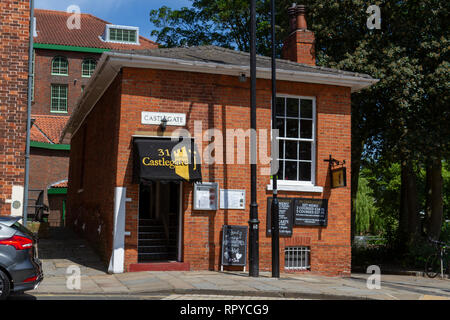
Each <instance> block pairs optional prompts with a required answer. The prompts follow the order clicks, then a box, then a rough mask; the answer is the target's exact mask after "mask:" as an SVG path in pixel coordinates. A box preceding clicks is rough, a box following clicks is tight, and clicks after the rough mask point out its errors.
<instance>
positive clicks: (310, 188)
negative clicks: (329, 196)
mask: <svg viewBox="0 0 450 320" xmlns="http://www.w3.org/2000/svg"><path fill="white" fill-rule="evenodd" d="M267 190H269V191H272V190H273V187H272V181H270V184H268V185H267ZM277 190H279V191H297V192H317V193H322V192H323V187H319V186H315V185H312V184H301V183H292V182H290V183H284V182H283V181H278V182H277Z"/></svg>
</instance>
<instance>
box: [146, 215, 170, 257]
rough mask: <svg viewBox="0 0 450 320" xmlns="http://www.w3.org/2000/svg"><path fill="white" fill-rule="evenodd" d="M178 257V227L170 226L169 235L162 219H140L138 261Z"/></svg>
mask: <svg viewBox="0 0 450 320" xmlns="http://www.w3.org/2000/svg"><path fill="white" fill-rule="evenodd" d="M174 235H175V236H174ZM176 257H177V239H176V227H170V228H169V235H167V234H166V230H165V228H164V224H163V223H162V221H159V220H156V219H139V239H138V262H139V263H145V262H154V261H162V260H163V261H168V260H176Z"/></svg>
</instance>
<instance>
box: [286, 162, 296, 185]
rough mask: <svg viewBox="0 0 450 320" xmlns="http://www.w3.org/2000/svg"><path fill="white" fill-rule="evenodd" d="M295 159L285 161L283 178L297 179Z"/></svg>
mask: <svg viewBox="0 0 450 320" xmlns="http://www.w3.org/2000/svg"><path fill="white" fill-rule="evenodd" d="M297 164H298V162H297V161H285V167H286V168H285V174H286V175H285V177H284V180H297Z"/></svg>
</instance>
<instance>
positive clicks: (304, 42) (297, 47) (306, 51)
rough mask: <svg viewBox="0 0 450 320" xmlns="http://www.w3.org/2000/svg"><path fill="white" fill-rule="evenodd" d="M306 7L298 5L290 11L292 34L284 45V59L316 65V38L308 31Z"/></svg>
mask: <svg viewBox="0 0 450 320" xmlns="http://www.w3.org/2000/svg"><path fill="white" fill-rule="evenodd" d="M305 12H306V8H305V6H302V5H298V6H293V7H290V8H289V9H288V14H289V24H290V34H289V37H288V38H287V39H286V41H285V42H284V44H283V50H282V57H283V59H286V60H290V61H294V62H298V63H304V64H307V65H310V66H315V65H316V54H315V42H316V40H315V36H314V32H312V31H310V30H308V26H307V23H306V19H305Z"/></svg>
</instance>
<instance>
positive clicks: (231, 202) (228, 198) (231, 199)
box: [220, 189, 245, 210]
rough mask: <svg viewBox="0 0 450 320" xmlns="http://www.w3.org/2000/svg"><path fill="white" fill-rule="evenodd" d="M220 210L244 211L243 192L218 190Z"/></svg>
mask: <svg viewBox="0 0 450 320" xmlns="http://www.w3.org/2000/svg"><path fill="white" fill-rule="evenodd" d="M220 209H239V210H243V209H245V190H233V189H220Z"/></svg>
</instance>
